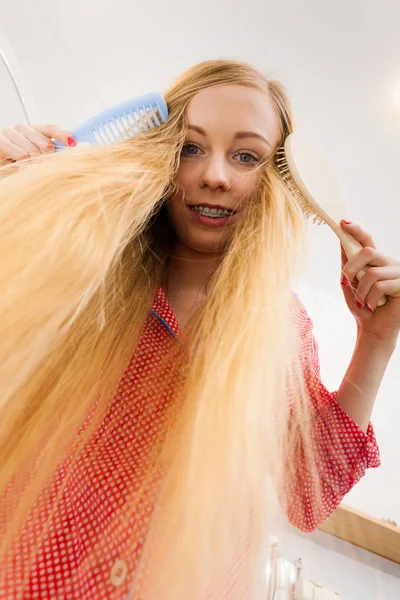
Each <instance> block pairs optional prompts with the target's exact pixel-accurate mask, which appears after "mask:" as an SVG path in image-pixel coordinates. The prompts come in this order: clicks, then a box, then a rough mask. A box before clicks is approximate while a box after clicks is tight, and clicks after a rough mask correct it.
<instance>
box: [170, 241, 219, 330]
mask: <svg viewBox="0 0 400 600" xmlns="http://www.w3.org/2000/svg"><path fill="white" fill-rule="evenodd" d="M222 258H223V254H222V253H205V252H197V251H196V250H192V249H190V248H188V247H187V246H184V245H183V244H181V243H180V242H176V243H175V244H174V246H173V248H172V251H171V254H170V256H169V259H168V265H167V269H166V274H165V275H166V276H165V280H164V282H163V288H164V290H165V292H166V295H167V298H168V301H169V302H170V304H171V306H172V309H173V311H174V313H175V315H176V316H177V319H178V322H179V324H180V326H181V327H182V326H184V323H185V322H186V320H187V319H188V318H189V317H190V315H191V313H192V310H193V309H194V308H195V307H196V305H197V303H198V302H201V301H202V300H204V299H205V298H206V297H207V291H208V290H207V283H208V280H209V278H210V276H211V275H212V274H213V273H214V271H215V270H216V269H217V267H218V266H219V264H220V262H221V260H222Z"/></svg>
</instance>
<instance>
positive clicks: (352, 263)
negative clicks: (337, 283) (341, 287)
mask: <svg viewBox="0 0 400 600" xmlns="http://www.w3.org/2000/svg"><path fill="white" fill-rule="evenodd" d="M391 262H392V259H390V258H388V257H386V256H384V255H383V254H381V253H380V252H379V251H378V250H376V248H371V247H369V246H366V247H364V248H363V249H362V250H360V252H357V254H355V255H354V256H353V257H352V258H351V259H350V260H349V261H348V262H347V263H346V264H345V265H344V267H343V272H344V273H345V275H346V276H347V277H348V279H350V280H352V279H354V278H355V276H356V274H357V273H358V271H359V270H360V269H365V268H366V267H384V266H387V265H389V264H390V263H391Z"/></svg>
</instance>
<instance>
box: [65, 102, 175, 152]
mask: <svg viewBox="0 0 400 600" xmlns="http://www.w3.org/2000/svg"><path fill="white" fill-rule="evenodd" d="M167 119H168V108H167V103H166V102H165V100H164V98H163V97H162V96H161V94H158V93H151V94H146V95H145V96H138V97H136V98H132V99H131V100H127V101H126V102H122V103H121V104H117V105H115V106H112V107H110V108H108V109H107V110H103V111H102V112H100V113H99V114H97V115H96V116H94V117H92V118H91V119H89V120H88V121H86V122H85V123H83V124H82V125H80V126H79V127H77V128H76V129H73V130H72V132H71V133H72V135H73V137H74V139H75V140H76V141H77V142H78V144H79V143H87V144H92V145H96V146H110V145H111V144H116V143H118V142H123V141H124V140H128V139H129V138H131V137H133V136H134V135H137V134H140V133H144V132H145V131H148V130H149V129H154V128H155V127H159V126H160V125H161V124H162V123H165V121H166V120H167ZM53 143H54V146H55V148H56V150H61V149H63V148H65V146H64V145H63V144H61V142H57V141H56V140H53Z"/></svg>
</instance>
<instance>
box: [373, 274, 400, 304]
mask: <svg viewBox="0 0 400 600" xmlns="http://www.w3.org/2000/svg"><path fill="white" fill-rule="evenodd" d="M382 296H387V297H391V298H396V299H397V301H398V299H399V298H400V279H387V280H386V281H378V283H376V284H375V285H374V286H373V287H372V288H371V291H370V292H369V294H368V296H367V298H366V301H365V304H366V306H369V307H370V309H371V310H372V311H374V310H376V308H377V302H378V300H380V298H382ZM388 304H389V302H388Z"/></svg>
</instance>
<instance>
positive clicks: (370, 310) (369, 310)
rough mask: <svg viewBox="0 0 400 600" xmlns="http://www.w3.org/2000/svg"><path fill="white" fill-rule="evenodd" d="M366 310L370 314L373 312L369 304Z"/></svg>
mask: <svg viewBox="0 0 400 600" xmlns="http://www.w3.org/2000/svg"><path fill="white" fill-rule="evenodd" d="M367 310H368V312H371V313H372V312H374V311H373V310H372V308H371V307H370V305H369V304H367Z"/></svg>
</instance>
